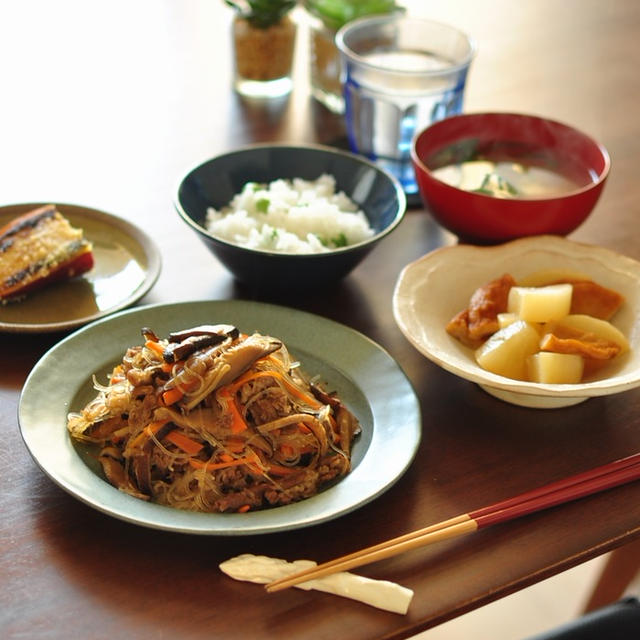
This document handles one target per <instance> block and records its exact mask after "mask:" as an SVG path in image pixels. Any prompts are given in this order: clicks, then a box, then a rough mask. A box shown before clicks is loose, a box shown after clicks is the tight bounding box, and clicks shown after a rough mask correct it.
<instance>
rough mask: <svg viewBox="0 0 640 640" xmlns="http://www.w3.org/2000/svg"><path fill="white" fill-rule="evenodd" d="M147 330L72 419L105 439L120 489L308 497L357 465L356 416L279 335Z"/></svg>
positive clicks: (84, 432) (268, 500)
mask: <svg viewBox="0 0 640 640" xmlns="http://www.w3.org/2000/svg"><path fill="white" fill-rule="evenodd" d="M142 334H143V338H144V339H143V344H141V345H137V346H133V347H130V348H129V349H128V350H127V352H126V354H125V356H124V358H123V360H122V363H121V364H119V365H117V366H116V367H115V368H114V369H113V372H112V374H111V377H110V380H109V382H108V384H106V385H101V384H99V383H97V382H95V383H94V385H95V388H96V390H97V391H98V395H97V397H96V398H95V399H93V400H92V401H91V402H89V404H87V406H86V407H84V409H82V411H80V412H79V413H71V414H69V418H68V429H69V432H70V433H71V436H72V437H73V438H76V439H78V440H83V441H87V442H92V443H97V444H98V445H100V447H101V449H100V454H99V460H100V463H101V464H102V468H103V471H104V474H105V476H106V478H107V479H108V481H109V482H110V483H111V484H113V485H114V486H115V487H117V488H118V489H120V490H122V491H124V492H126V493H128V494H130V495H132V496H135V497H137V498H141V499H143V500H152V501H154V502H158V503H161V504H166V505H170V506H173V507H177V508H179V509H187V510H192V511H207V512H227V511H239V512H244V511H248V510H254V509H261V508H264V507H269V506H275V505H284V504H288V503H291V502H294V501H297V500H301V499H303V498H307V497H309V496H312V495H314V494H315V493H317V491H318V490H319V489H320V488H321V487H322V486H323V485H324V484H326V483H327V482H329V481H331V480H334V479H336V478H339V477H340V476H343V475H345V474H346V473H348V471H349V470H350V457H351V444H352V442H353V439H354V437H355V435H356V434H357V433H359V431H360V427H359V424H358V421H357V419H356V418H355V416H354V415H353V414H352V413H351V412H350V411H349V410H348V409H347V408H346V407H344V405H343V404H342V403H341V401H340V400H339V399H338V397H337V396H336V395H335V394H333V393H327V392H325V391H323V390H322V389H321V388H320V387H319V386H318V385H317V384H316V383H314V382H312V381H310V380H308V379H307V378H306V376H305V375H304V374H303V373H302V372H301V371H300V367H299V366H298V363H297V362H295V361H294V360H292V358H291V356H290V354H289V352H288V351H287V348H286V347H285V345H284V344H283V343H282V342H281V341H279V340H277V339H275V338H272V337H269V336H263V335H260V334H257V333H255V334H253V335H249V336H247V335H244V334H241V333H240V332H239V331H238V329H236V328H235V327H233V326H230V325H206V326H200V327H195V328H193V329H188V330H184V331H178V332H176V333H172V334H170V335H169V336H168V338H167V339H160V338H159V337H158V336H156V335H155V333H154V332H153V331H152V330H150V329H146V328H145V329H143V330H142Z"/></svg>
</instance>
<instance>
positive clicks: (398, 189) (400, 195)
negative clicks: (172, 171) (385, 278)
mask: <svg viewBox="0 0 640 640" xmlns="http://www.w3.org/2000/svg"><path fill="white" fill-rule="evenodd" d="M269 148H279V149H291V150H301V151H307V150H318V151H325V152H328V153H330V154H336V155H342V156H345V157H348V158H353V159H356V160H357V161H358V163H361V164H364V165H367V166H369V167H371V168H372V169H374V170H375V171H376V172H380V173H382V174H384V175H385V176H387V178H388V179H389V180H390V182H391V183H392V185H393V188H394V190H395V193H396V197H397V199H398V207H397V211H396V213H395V214H394V217H393V220H392V221H391V223H389V224H388V225H387V226H386V227H385V228H384V229H380V230H376V229H374V228H373V227H371V223H370V222H369V217H368V216H367V212H366V211H365V208H364V207H363V206H362V205H361V204H359V203H357V202H355V201H354V200H352V198H351V196H349V195H348V194H347V193H346V191H345V190H344V189H338V188H337V186H336V189H337V191H336V193H338V192H342V193H344V194H345V195H346V197H347V198H348V199H349V200H350V201H351V202H353V204H355V205H356V207H357V210H358V211H361V212H362V213H363V214H364V217H365V218H366V220H367V222H368V223H369V226H370V228H372V229H373V233H372V234H371V235H370V236H368V237H367V238H364V239H362V240H360V241H358V242H354V243H352V244H349V245H346V246H343V247H331V248H330V249H329V250H328V251H321V252H305V253H294V252H291V251H277V250H274V249H270V248H262V247H251V246H247V245H243V244H240V243H238V242H233V241H231V240H228V239H227V238H223V237H221V236H219V235H216V234H214V233H212V232H211V231H210V230H209V229H208V228H207V226H205V225H206V218H207V215H208V210H210V209H214V208H215V207H214V206H213V205H209V207H207V212H205V220H204V224H200V223H199V222H196V221H195V220H194V219H193V218H192V217H191V215H190V214H189V213H188V212H187V211H186V210H185V209H184V207H183V206H182V203H181V202H180V198H179V197H176V199H175V204H176V205H177V208H178V211H179V213H180V215H181V217H182V218H183V219H184V220H185V221H186V222H187V224H189V226H191V227H193V228H194V229H195V230H196V231H198V232H199V233H202V234H204V235H206V236H207V237H208V238H209V239H210V240H212V241H214V242H217V243H220V244H222V245H226V246H228V247H235V248H237V249H241V250H243V251H248V252H251V253H257V254H263V255H269V256H273V257H282V258H299V259H321V258H322V257H326V256H329V255H335V254H337V253H347V252H349V251H353V250H354V249H356V248H358V247H361V246H363V245H367V244H370V243H371V242H374V241H377V240H379V239H381V238H383V237H384V236H386V235H387V234H389V233H390V232H391V231H393V229H395V228H396V227H397V226H398V225H399V224H400V222H401V221H402V218H403V212H404V211H405V209H406V194H405V193H404V190H403V188H402V186H401V185H400V183H399V182H398V180H397V179H396V178H395V177H394V176H393V175H391V174H390V173H389V172H388V171H386V170H384V169H383V168H381V167H379V166H378V165H376V164H375V163H374V162H372V161H370V160H368V159H367V158H364V157H361V156H357V155H355V154H353V153H350V152H348V151H344V150H342V149H337V148H333V147H327V146H323V145H312V144H310V145H304V146H295V145H290V144H286V143H281V144H279V143H263V144H254V145H249V146H245V147H241V148H239V149H235V150H233V151H229V152H227V153H223V154H220V155H219V156H215V157H214V158H209V159H208V160H204V161H202V162H200V163H198V164H196V165H194V166H193V167H192V168H191V169H189V170H188V171H187V172H186V173H185V174H184V175H183V176H182V178H181V179H180V180H179V182H178V189H177V190H176V194H178V193H179V186H180V185H181V184H182V183H183V181H184V180H185V179H186V178H187V177H188V176H189V175H191V174H192V173H193V172H194V171H196V170H197V169H198V168H200V167H201V166H203V165H205V164H207V163H208V162H211V161H213V160H215V159H216V158H219V157H224V156H232V155H238V154H242V153H243V152H246V151H251V150H260V149H269ZM323 174H327V175H330V176H331V177H332V178H333V179H334V180H336V178H335V176H334V175H333V174H331V173H330V172H329V170H325V171H322V170H320V173H319V175H318V176H317V177H316V178H314V179H308V178H302V179H303V180H305V181H307V182H315V181H317V180H318V179H319V178H320V177H321V176H322V175H323ZM298 178H300V176H294V177H284V178H273V179H272V180H269V182H267V183H265V184H270V183H271V182H273V181H275V180H280V179H281V180H287V181H289V182H292V181H293V180H295V179H298ZM249 182H251V181H250V180H248V181H247V183H249ZM247 183H245V185H246V184H247ZM243 188H244V185H243ZM237 195H238V193H236V194H234V196H232V198H233V197H236V196H237ZM229 205H230V202H227V203H225V204H224V205H222V206H221V207H220V209H223V208H226V207H228V206H229Z"/></svg>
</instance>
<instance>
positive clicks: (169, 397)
mask: <svg viewBox="0 0 640 640" xmlns="http://www.w3.org/2000/svg"><path fill="white" fill-rule="evenodd" d="M183 397H184V392H183V391H182V390H181V389H178V387H173V388H172V389H167V391H164V392H163V394H162V402H164V404H165V405H166V406H169V405H172V404H175V403H176V402H178V400H182V398H183Z"/></svg>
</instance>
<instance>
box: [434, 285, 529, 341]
mask: <svg viewBox="0 0 640 640" xmlns="http://www.w3.org/2000/svg"><path fill="white" fill-rule="evenodd" d="M515 284H516V281H515V280H514V278H513V276H511V275H510V274H508V273H507V274H504V275H503V276H502V277H500V278H496V279H495V280H492V281H491V282H488V283H487V284H485V285H483V286H481V287H479V288H478V289H476V290H475V291H474V293H473V295H472V296H471V300H470V301H469V306H468V308H466V309H464V310H463V311H460V312H459V313H458V314H456V315H455V316H454V317H453V318H452V319H451V320H450V321H449V323H448V324H447V327H446V329H447V333H449V334H450V335H451V336H453V337H454V338H456V339H458V340H460V342H462V343H463V344H465V345H467V346H469V347H472V348H475V347H478V346H480V345H481V344H482V343H483V342H484V341H485V340H486V339H487V338H488V337H489V336H490V335H492V334H494V333H495V332H496V331H498V329H500V323H499V321H498V314H499V313H505V312H506V311H507V304H508V300H509V291H510V289H511V287H513V286H515Z"/></svg>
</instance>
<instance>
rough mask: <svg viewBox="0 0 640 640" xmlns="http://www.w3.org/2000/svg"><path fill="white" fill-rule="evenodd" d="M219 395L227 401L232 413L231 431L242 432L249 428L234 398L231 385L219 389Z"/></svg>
mask: <svg viewBox="0 0 640 640" xmlns="http://www.w3.org/2000/svg"><path fill="white" fill-rule="evenodd" d="M218 395H220V396H221V397H222V398H224V399H225V400H226V401H227V402H226V404H227V408H228V409H229V413H230V414H231V433H242V432H243V431H244V430H245V429H246V428H247V423H246V422H245V421H244V418H243V417H242V414H241V413H240V410H239V409H238V406H237V405H236V401H235V399H234V398H233V391H232V390H231V389H230V388H229V387H225V388H223V389H221V390H220V391H218Z"/></svg>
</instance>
